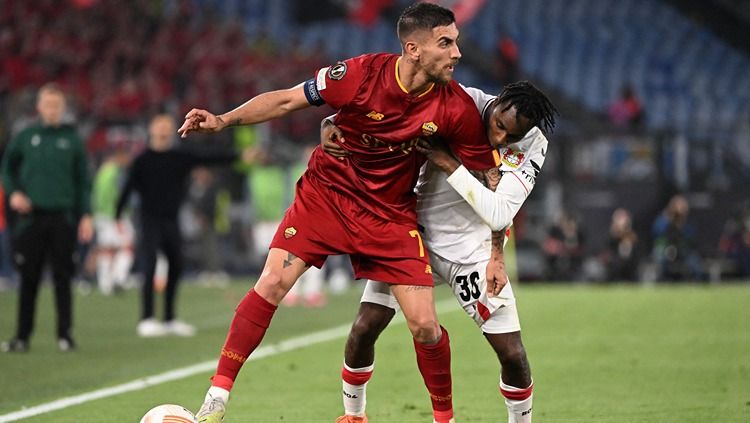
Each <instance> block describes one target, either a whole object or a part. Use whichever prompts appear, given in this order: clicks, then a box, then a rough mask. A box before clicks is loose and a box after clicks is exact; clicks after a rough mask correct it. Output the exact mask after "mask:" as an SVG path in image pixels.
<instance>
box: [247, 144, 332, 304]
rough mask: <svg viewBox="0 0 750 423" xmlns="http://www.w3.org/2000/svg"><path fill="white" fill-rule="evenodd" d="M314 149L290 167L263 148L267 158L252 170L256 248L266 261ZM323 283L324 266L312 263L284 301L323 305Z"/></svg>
mask: <svg viewBox="0 0 750 423" xmlns="http://www.w3.org/2000/svg"><path fill="white" fill-rule="evenodd" d="M312 150H313V148H311V147H308V148H306V149H305V150H304V153H303V154H302V156H301V157H300V158H299V159H298V161H297V163H296V164H295V165H294V166H292V167H291V168H289V169H287V168H284V167H282V166H279V165H277V164H276V162H277V161H276V160H273V161H271V160H269V155H268V153H267V152H265V151H263V153H262V154H261V156H262V157H263V160H261V161H260V163H259V164H258V165H257V166H254V167H253V169H252V171H251V172H250V174H249V178H250V179H249V181H250V193H251V195H252V204H253V207H254V210H255V219H256V222H255V232H254V241H255V251H256V255H257V256H258V257H259V258H261V260H263V261H265V257H266V255H267V253H268V245H270V244H271V240H272V239H273V237H274V235H275V234H276V230H277V228H278V226H279V224H280V223H281V219H282V218H283V217H284V211H285V210H286V209H287V208H288V207H289V205H290V204H291V203H292V199H293V198H294V190H295V186H296V182H297V180H298V179H299V177H300V176H301V175H302V174H303V173H304V172H305V169H307V161H308V159H309V157H310V154H311V153H312ZM280 187H282V188H281V189H280ZM323 284H324V273H323V270H322V269H318V268H316V267H310V269H308V270H307V271H306V272H305V273H304V274H303V275H302V276H301V277H300V278H299V280H298V282H297V283H295V284H294V286H293V287H292V288H291V289H290V290H289V293H288V294H287V295H286V296H285V297H284V299H283V300H282V304H283V305H285V306H295V305H298V304H300V303H302V304H303V305H305V306H308V307H320V306H323V305H324V304H325V302H326V299H325V296H324V295H323Z"/></svg>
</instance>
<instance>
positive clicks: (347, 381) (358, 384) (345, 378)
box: [341, 363, 375, 417]
mask: <svg viewBox="0 0 750 423" xmlns="http://www.w3.org/2000/svg"><path fill="white" fill-rule="evenodd" d="M374 368H375V365H374V364H373V365H370V366H367V367H362V368H351V367H349V366H347V365H346V363H344V366H343V367H342V369H341V380H342V387H343V390H342V395H343V400H344V413H345V414H346V415H348V416H359V417H361V416H364V415H365V407H366V405H367V382H368V381H369V380H370V377H371V376H372V371H373V369H374Z"/></svg>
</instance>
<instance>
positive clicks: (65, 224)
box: [0, 84, 93, 352]
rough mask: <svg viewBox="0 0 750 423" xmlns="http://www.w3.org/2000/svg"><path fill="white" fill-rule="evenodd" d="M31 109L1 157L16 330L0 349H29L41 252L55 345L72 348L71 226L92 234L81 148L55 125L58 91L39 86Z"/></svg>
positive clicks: (61, 108)
mask: <svg viewBox="0 0 750 423" xmlns="http://www.w3.org/2000/svg"><path fill="white" fill-rule="evenodd" d="M37 111H38V112H39V118H40V123H39V124H36V125H33V126H31V127H29V128H27V129H25V130H23V131H21V132H20V133H19V134H18V135H17V136H16V137H14V138H13V140H12V141H11V143H10V145H9V146H8V148H7V149H6V151H5V154H4V156H3V162H2V176H3V183H4V186H5V189H6V192H7V193H8V195H9V203H10V208H11V209H12V210H13V211H14V212H15V213H16V217H15V219H14V222H13V227H12V232H11V234H12V239H13V250H14V253H13V259H14V262H15V264H16V267H17V268H18V271H19V273H20V275H21V285H20V289H19V301H18V322H17V327H16V335H15V336H14V337H13V338H12V339H11V340H9V341H7V342H3V343H2V344H0V350H2V351H3V352H25V351H27V350H28V349H29V338H30V337H31V332H32V330H33V327H34V311H35V308H36V298H37V293H38V290H39V283H40V280H41V277H42V268H43V265H44V260H45V257H49V259H50V262H51V265H52V277H53V281H54V287H55V304H56V308H57V339H58V348H59V349H60V350H61V351H70V350H73V349H74V348H75V342H74V341H73V338H72V337H71V332H70V331H71V326H72V295H71V279H72V277H73V273H74V271H75V264H74V261H73V254H74V252H75V249H76V231H77V234H78V239H79V240H80V241H82V242H88V241H89V240H90V239H91V236H92V235H93V226H92V221H91V217H90V215H89V207H90V204H89V177H88V165H87V161H86V152H85V150H84V146H83V142H82V141H81V139H80V138H79V136H78V134H77V133H76V131H75V128H73V127H72V126H70V125H66V124H63V122H62V118H63V115H64V114H65V95H64V94H63V92H62V91H61V90H60V88H58V87H57V86H56V85H54V84H47V85H44V86H43V87H41V88H40V90H39V95H38V97H37ZM76 228H77V229H76Z"/></svg>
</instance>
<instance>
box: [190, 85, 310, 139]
mask: <svg viewBox="0 0 750 423" xmlns="http://www.w3.org/2000/svg"><path fill="white" fill-rule="evenodd" d="M306 84H307V83H306V82H303V83H301V84H298V85H297V86H295V87H292V88H288V89H285V90H276V91H269V92H267V93H263V94H260V95H257V96H255V97H253V98H251V99H250V100H248V101H247V102H245V103H244V104H242V105H241V106H239V107H237V108H236V109H234V110H232V111H229V112H227V113H224V114H222V115H214V114H213V113H211V112H209V111H206V110H203V109H193V110H191V111H189V112H188V114H187V115H185V122H184V123H183V124H182V126H181V127H180V129H178V130H177V132H179V133H180V135H181V136H182V137H183V138H185V137H186V136H187V135H188V134H189V133H190V132H204V133H211V132H219V131H221V130H223V129H224V128H226V127H228V126H238V125H252V124H256V123H261V122H265V121H268V120H271V119H275V118H278V117H282V116H285V115H287V114H289V113H291V112H293V111H295V110H299V109H303V108H305V107H308V106H310V105H311V103H310V102H309V101H308V97H307V95H306V94H305V86H306Z"/></svg>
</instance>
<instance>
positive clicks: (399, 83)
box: [396, 57, 435, 98]
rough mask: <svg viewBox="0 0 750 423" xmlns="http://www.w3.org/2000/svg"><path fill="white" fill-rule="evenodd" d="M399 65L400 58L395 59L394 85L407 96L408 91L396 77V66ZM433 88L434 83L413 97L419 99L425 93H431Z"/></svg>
mask: <svg viewBox="0 0 750 423" xmlns="http://www.w3.org/2000/svg"><path fill="white" fill-rule="evenodd" d="M399 63H401V57H399V58H398V59H396V83H397V84H398V87H399V88H401V91H403V92H404V93H406V94H409V90H407V89H406V87H404V84H402V83H401V78H399V76H398V64H399ZM434 87H435V83H434V82H433V83H431V84H430V85H429V86H428V87H427V88H425V90H424V91H422V92H421V93H419V94H417V95H415V97H417V98H419V97H422V96H424V95H426V94H427V93H429V92H430V91H432V89H433V88H434Z"/></svg>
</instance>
